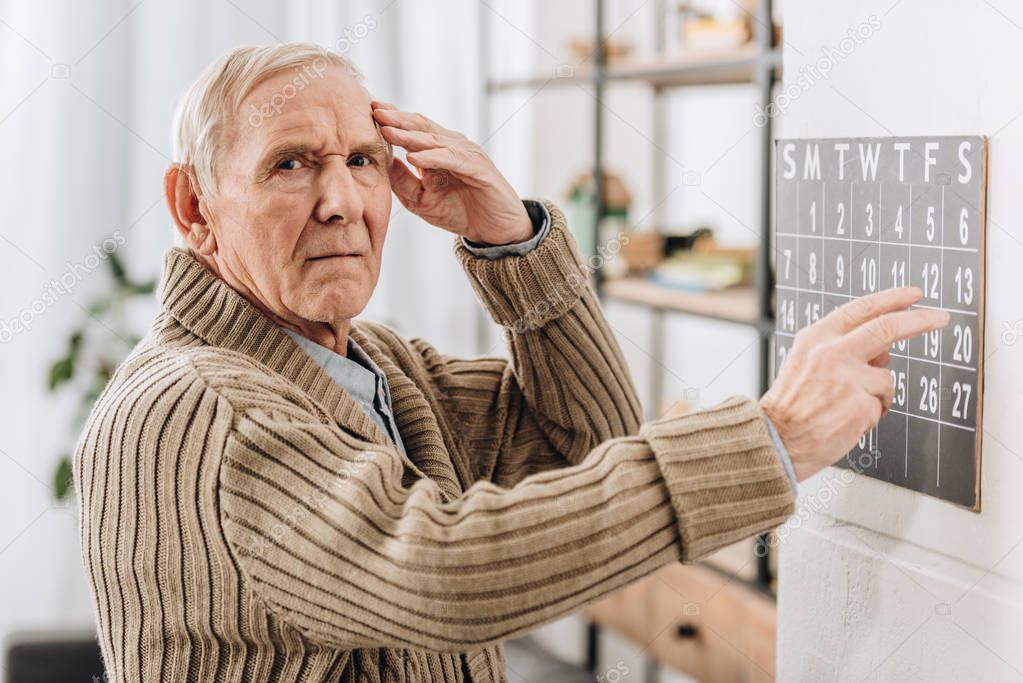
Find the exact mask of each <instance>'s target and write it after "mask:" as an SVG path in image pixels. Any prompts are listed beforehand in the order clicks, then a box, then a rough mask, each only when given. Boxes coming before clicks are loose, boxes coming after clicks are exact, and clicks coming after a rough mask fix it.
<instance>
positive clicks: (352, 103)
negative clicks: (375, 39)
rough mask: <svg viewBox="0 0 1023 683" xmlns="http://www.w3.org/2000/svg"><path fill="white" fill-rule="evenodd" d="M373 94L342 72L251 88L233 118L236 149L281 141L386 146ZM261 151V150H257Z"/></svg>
mask: <svg viewBox="0 0 1023 683" xmlns="http://www.w3.org/2000/svg"><path fill="white" fill-rule="evenodd" d="M370 102H371V99H370V95H369V92H367V90H366V89H365V88H364V87H363V85H362V84H361V83H359V82H358V81H357V80H356V79H355V78H354V77H353V76H351V75H350V74H348V73H346V72H345V71H344V69H343V68H342V67H340V66H331V67H330V68H328V69H326V70H323V71H320V72H317V71H316V70H313V69H311V68H303V67H296V68H288V69H284V70H282V71H279V72H276V73H274V74H271V75H270V76H268V77H267V78H265V79H264V80H262V81H261V82H259V83H258V84H256V86H255V87H253V88H252V90H251V91H250V92H249V93H248V94H246V95H245V96H244V97H243V98H242V99H241V101H240V102H239V105H238V107H237V111H236V112H235V116H234V135H233V138H234V142H235V143H236V144H235V145H234V146H235V147H236V148H239V149H241V148H249V149H251V148H254V147H255V148H260V147H265V146H268V145H272V144H276V143H279V142H280V141H281V139H282V138H288V137H295V138H306V139H305V140H296V141H303V142H305V143H306V144H308V145H313V144H322V145H330V144H335V143H336V144H343V145H352V144H365V143H371V142H381V133H380V126H379V125H378V124H377V123H376V121H375V120H374V118H373V115H372V107H371V105H370ZM252 151H257V150H252Z"/></svg>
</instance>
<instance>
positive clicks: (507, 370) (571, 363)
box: [414, 200, 640, 486]
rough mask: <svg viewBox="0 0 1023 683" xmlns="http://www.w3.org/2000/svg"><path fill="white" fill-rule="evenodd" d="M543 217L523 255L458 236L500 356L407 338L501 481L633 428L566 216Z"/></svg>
mask: <svg viewBox="0 0 1023 683" xmlns="http://www.w3.org/2000/svg"><path fill="white" fill-rule="evenodd" d="M540 201H541V203H542V205H543V207H544V208H545V209H546V211H547V213H548V214H549V216H550V225H549V229H548V232H547V234H546V236H545V238H544V239H543V241H541V242H540V243H539V245H538V246H537V247H536V248H535V249H533V250H532V251H529V252H528V253H526V254H525V255H522V256H505V257H503V258H500V259H486V258H480V257H478V256H477V255H476V252H475V251H474V250H471V249H469V248H467V247H466V246H465V245H464V243H462V242H461V241H457V242H456V245H457V246H456V252H457V254H458V258H459V260H460V261H461V263H462V266H463V267H464V268H465V270H466V272H467V274H468V275H469V279H470V281H471V282H472V284H473V287H474V288H475V290H476V292H477V294H478V296H479V298H480V300H481V301H482V302H483V304H484V306H486V308H487V309H488V311H489V312H490V314H491V316H492V317H493V319H494V320H495V321H496V322H497V323H498V324H500V325H501V326H502V327H503V328H504V330H505V336H506V339H507V343H508V348H509V351H510V356H511V359H510V362H509V361H508V360H506V359H504V358H498V357H491V358H484V359H479V358H474V359H462V358H454V357H451V356H447V355H443V354H440V353H438V352H437V351H436V350H434V349H433V347H431V346H430V345H429V344H428V343H426V342H424V341H422V340H414V343H415V344H416V346H417V348H418V349H419V351H420V353H421V354H422V355H423V356H424V358H425V359H426V365H427V367H429V368H430V372H431V375H432V378H433V381H434V382H435V384H436V385H437V386H438V387H439V388H440V390H441V398H442V399H443V400H444V401H445V405H447V406H448V408H449V409H450V410H451V411H452V412H453V413H454V414H455V415H456V416H457V415H463V416H465V417H466V418H467V419H465V420H460V421H459V422H458V428H459V429H460V431H461V432H462V436H463V438H465V439H467V440H468V442H469V443H471V444H473V446H474V451H475V452H474V457H475V458H476V461H475V463H474V464H475V466H476V468H477V471H478V472H479V475H480V476H481V477H482V478H486V479H489V480H491V481H494V482H495V483H498V484H500V485H504V486H509V485H513V484H515V483H516V482H517V481H519V480H521V479H522V478H523V477H525V476H527V475H529V474H531V473H533V472H538V471H544V470H546V469H550V468H553V467H563V466H566V465H569V464H575V463H578V462H580V461H581V460H582V459H583V458H584V457H585V456H586V454H588V453H589V452H590V451H591V450H592V449H593V448H595V447H596V446H597V445H598V444H600V443H601V442H603V441H606V440H608V439H611V438H615V437H620V436H626V435H630V434H635V433H636V430H637V429H638V428H639V422H640V404H639V400H638V398H637V396H636V390H635V388H634V386H633V383H632V379H631V377H630V376H629V371H628V368H627V366H626V363H625V360H624V358H623V356H622V352H621V349H620V348H619V346H618V342H617V341H616V339H615V337H614V334H613V332H612V331H611V329H610V327H609V326H608V324H607V321H606V320H605V319H604V315H603V312H602V311H601V309H600V305H599V302H598V301H597V298H596V296H595V295H594V293H593V290H592V288H591V287H590V286H589V280H588V277H587V274H586V272H585V270H584V268H583V265H582V263H581V260H580V258H579V254H578V252H577V250H576V248H575V244H574V242H573V240H572V237H571V234H570V233H569V231H568V227H567V224H566V221H565V216H564V213H563V212H562V211H561V210H560V209H559V208H558V207H557V205H556V204H554V203H553V202H550V201H547V200H540Z"/></svg>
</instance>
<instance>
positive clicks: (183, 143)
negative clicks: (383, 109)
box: [172, 42, 391, 246]
mask: <svg viewBox="0 0 1023 683" xmlns="http://www.w3.org/2000/svg"><path fill="white" fill-rule="evenodd" d="M329 66H340V67H341V68H342V69H344V70H345V71H346V72H347V73H349V74H350V75H352V76H353V77H355V79H356V80H357V81H358V82H359V83H360V84H362V83H363V82H364V80H365V77H364V76H363V74H362V72H361V71H359V69H358V68H357V67H356V66H355V64H354V63H353V62H352V61H351V60H349V59H347V58H346V57H343V56H342V55H340V54H338V53H337V52H333V51H331V50H328V49H326V48H324V47H322V46H320V45H316V44H315V43H301V42H295V43H278V44H275V45H242V46H239V47H236V48H234V49H232V50H230V51H229V52H228V53H226V54H225V55H223V56H221V57H220V58H219V59H217V60H216V61H214V62H213V63H212V64H210V65H209V66H207V67H206V68H205V69H204V70H203V72H202V73H201V74H199V77H198V78H197V79H196V80H195V82H193V83H192V85H191V86H189V88H188V90H186V91H185V94H184V95H183V96H182V98H181V100H180V102H179V103H178V106H177V109H176V111H175V113H174V123H173V127H172V130H173V147H174V161H175V162H177V163H179V164H182V165H183V166H185V167H187V168H190V169H192V170H193V171H194V173H195V178H196V180H197V181H198V183H199V187H200V188H202V191H203V192H205V193H210V194H216V191H217V189H218V187H219V186H218V182H217V165H216V161H217V148H218V146H220V145H222V144H223V143H224V141H225V137H224V136H225V133H226V132H227V129H228V127H229V124H230V123H231V122H232V121H233V119H234V118H235V117H236V116H237V115H238V114H239V113H240V112H239V111H238V109H239V107H240V106H241V102H242V100H244V99H245V97H246V96H247V95H248V94H249V93H250V92H252V90H253V88H255V87H256V86H257V85H259V84H260V83H261V82H262V81H264V80H265V79H266V78H268V77H269V76H271V75H272V74H275V73H277V72H278V71H282V70H284V69H289V68H296V69H297V70H298V73H297V74H296V75H295V78H294V79H293V80H292V81H291V82H290V83H288V84H287V85H285V86H284V87H283V88H282V89H281V92H279V93H275V94H274V96H273V97H272V98H271V99H270V100H269V101H267V102H265V103H263V104H262V106H260V107H255V106H251V107H250V108H251V111H250V112H249V114H248V115H247V116H246V117H245V118H244V120H246V121H247V122H248V123H250V124H252V125H259V124H260V123H262V121H263V119H264V118H269V117H270V116H273V115H274V114H275V113H280V109H281V107H282V106H283V104H284V102H286V101H287V100H288V99H290V98H291V97H294V96H295V94H296V93H297V92H299V91H300V90H302V89H304V88H305V87H306V86H308V85H309V82H310V80H311V79H314V78H320V77H322V76H323V72H324V71H326V69H327V68H328V67H329ZM363 87H364V88H365V85H363ZM289 93H290V94H289ZM377 129H378V131H379V126H377ZM387 147H388V152H389V154H388V156H390V148H391V146H390V145H389V144H388V145H387ZM174 235H175V243H176V244H177V245H179V246H186V244H185V241H184V238H183V237H182V236H181V233H180V232H179V231H178V230H176V229H175V230H174Z"/></svg>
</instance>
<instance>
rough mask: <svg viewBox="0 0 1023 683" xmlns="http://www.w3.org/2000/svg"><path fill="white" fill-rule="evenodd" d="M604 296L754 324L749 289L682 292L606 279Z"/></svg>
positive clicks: (637, 281)
mask: <svg viewBox="0 0 1023 683" xmlns="http://www.w3.org/2000/svg"><path fill="white" fill-rule="evenodd" d="M603 289H604V296H605V297H606V298H607V299H611V300H613V301H623V302H626V303H630V304H637V305H640V306H648V307H650V308H657V309H660V310H665V311H673V312H676V313H688V314H691V315H698V316H701V317H705V318H714V319H717V320H725V321H728V322H736V323H743V324H746V325H756V324H757V321H758V319H759V315H758V311H757V293H756V289H754V288H753V287H733V288H731V289H726V290H724V291H722V292H706V293H699V292H686V291H682V290H677V289H670V288H668V287H662V286H660V285H657V284H654V283H652V282H650V281H649V280H646V279H643V278H639V277H627V278H622V279H618V280H608V281H607V282H605V283H604V288H603Z"/></svg>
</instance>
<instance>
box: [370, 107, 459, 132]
mask: <svg viewBox="0 0 1023 683" xmlns="http://www.w3.org/2000/svg"><path fill="white" fill-rule="evenodd" d="M373 119H374V120H376V121H380V122H382V123H383V124H384V125H389V126H394V127H397V128H404V129H406V130H421V131H425V132H427V133H444V132H447V130H446V129H445V128H444V127H443V126H441V125H440V124H438V123H436V122H435V121H433V120H432V119H429V118H427V117H426V116H424V115H423V114H420V113H418V112H409V111H401V110H400V109H384V108H378V109H374V110H373Z"/></svg>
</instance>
